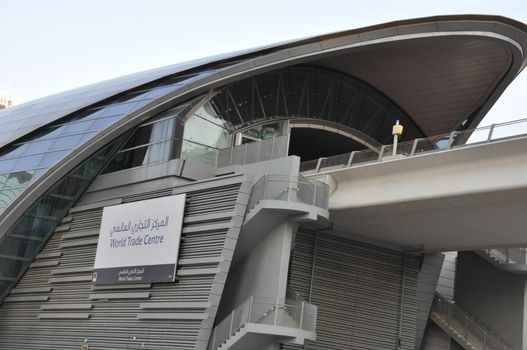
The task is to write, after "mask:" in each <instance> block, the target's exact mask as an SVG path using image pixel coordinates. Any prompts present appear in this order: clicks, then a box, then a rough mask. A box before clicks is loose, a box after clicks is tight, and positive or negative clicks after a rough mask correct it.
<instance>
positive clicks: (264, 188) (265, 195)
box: [262, 175, 268, 199]
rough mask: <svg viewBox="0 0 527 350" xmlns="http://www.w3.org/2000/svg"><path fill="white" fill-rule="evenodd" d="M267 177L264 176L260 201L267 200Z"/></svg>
mask: <svg viewBox="0 0 527 350" xmlns="http://www.w3.org/2000/svg"><path fill="white" fill-rule="evenodd" d="M267 177H268V175H264V185H263V193H262V199H267Z"/></svg>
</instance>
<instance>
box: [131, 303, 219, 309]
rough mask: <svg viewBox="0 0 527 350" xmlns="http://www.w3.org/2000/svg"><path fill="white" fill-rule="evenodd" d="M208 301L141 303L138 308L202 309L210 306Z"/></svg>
mask: <svg viewBox="0 0 527 350" xmlns="http://www.w3.org/2000/svg"><path fill="white" fill-rule="evenodd" d="M210 306H211V305H210V302H184V301H183V302H181V301H180V302H177V301H176V302H166V303H142V304H140V305H139V308H140V309H142V310H147V309H204V308H207V307H210Z"/></svg>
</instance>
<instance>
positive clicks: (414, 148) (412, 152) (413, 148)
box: [410, 139, 421, 156]
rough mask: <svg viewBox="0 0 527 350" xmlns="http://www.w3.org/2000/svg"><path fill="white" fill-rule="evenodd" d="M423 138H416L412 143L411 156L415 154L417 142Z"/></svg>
mask: <svg viewBox="0 0 527 350" xmlns="http://www.w3.org/2000/svg"><path fill="white" fill-rule="evenodd" d="M420 140H421V139H415V140H414V142H413V144H412V150H411V151H410V156H413V155H414V154H415V150H416V149H417V144H418V143H419V141H420Z"/></svg>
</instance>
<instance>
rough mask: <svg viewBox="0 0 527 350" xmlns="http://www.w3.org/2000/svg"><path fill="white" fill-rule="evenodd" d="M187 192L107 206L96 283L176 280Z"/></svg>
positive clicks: (99, 245) (100, 241)
mask: <svg viewBox="0 0 527 350" xmlns="http://www.w3.org/2000/svg"><path fill="white" fill-rule="evenodd" d="M184 210H185V194H181V195H176V196H169V197H161V198H155V199H148V200H144V201H138V202H133V203H126V204H121V205H114V206H109V207H105V208H104V209H103V214H102V222H101V228H100V232H99V242H98V245H97V253H96V255H95V264H94V267H93V279H92V282H93V283H94V284H127V283H154V282H174V280H175V276H176V267H177V260H178V252H179V243H180V240H181V229H182V225H183V214H184Z"/></svg>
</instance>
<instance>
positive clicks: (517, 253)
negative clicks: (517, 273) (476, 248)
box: [483, 248, 527, 272]
mask: <svg viewBox="0 0 527 350" xmlns="http://www.w3.org/2000/svg"><path fill="white" fill-rule="evenodd" d="M483 252H484V253H485V254H487V255H488V256H489V257H490V258H492V259H494V261H495V262H496V263H498V264H501V265H527V249H526V248H493V249H485V250H484V251H483ZM526 272H527V271H526Z"/></svg>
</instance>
